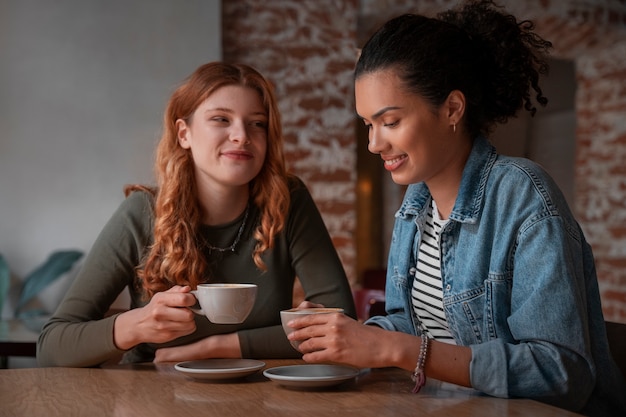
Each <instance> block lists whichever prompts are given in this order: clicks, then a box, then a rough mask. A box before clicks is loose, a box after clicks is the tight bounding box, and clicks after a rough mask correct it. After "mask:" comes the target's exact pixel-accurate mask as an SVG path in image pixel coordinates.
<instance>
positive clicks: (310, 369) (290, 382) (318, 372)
mask: <svg viewBox="0 0 626 417" xmlns="http://www.w3.org/2000/svg"><path fill="white" fill-rule="evenodd" d="M358 374H359V370H358V369H356V368H352V367H349V366H339V365H290V366H279V367H276V368H270V369H266V370H265V371H263V375H265V376H266V377H268V378H269V379H271V380H272V381H275V382H278V383H279V384H281V385H285V386H291V387H328V386H332V385H338V384H341V383H342V382H344V381H347V380H349V379H352V378H354V377H356V376H357V375H358Z"/></svg>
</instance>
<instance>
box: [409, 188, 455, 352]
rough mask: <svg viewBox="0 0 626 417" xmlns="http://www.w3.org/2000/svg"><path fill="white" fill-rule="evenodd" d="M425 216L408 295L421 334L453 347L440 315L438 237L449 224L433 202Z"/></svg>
mask: <svg viewBox="0 0 626 417" xmlns="http://www.w3.org/2000/svg"><path fill="white" fill-rule="evenodd" d="M431 202H432V203H431V205H430V210H429V212H428V213H427V216H426V225H425V227H424V230H423V231H422V241H421V243H420V247H419V254H418V260H417V266H416V268H411V272H414V273H415V277H414V279H413V289H412V291H411V297H412V303H413V313H414V314H415V316H416V318H417V320H418V322H419V323H420V324H421V328H422V330H423V331H424V332H425V333H426V334H427V335H428V336H429V337H430V338H432V339H435V340H439V341H441V342H446V343H451V344H455V341H454V338H453V337H452V335H451V334H450V331H449V330H448V322H447V320H446V315H445V313H444V311H443V291H442V284H441V256H440V254H441V252H440V250H439V233H440V232H441V229H442V228H443V227H444V226H445V225H446V223H447V222H448V220H441V219H440V218H439V212H438V210H437V205H436V204H435V201H434V200H431Z"/></svg>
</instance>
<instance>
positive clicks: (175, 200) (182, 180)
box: [124, 62, 290, 297]
mask: <svg viewBox="0 0 626 417" xmlns="http://www.w3.org/2000/svg"><path fill="white" fill-rule="evenodd" d="M227 85H239V86H244V87H250V88H253V89H254V90H255V91H257V92H258V93H259V96H260V97H261V100H262V102H263V105H264V107H265V111H266V112H267V116H268V125H267V153H266V156H265V162H264V164H263V167H262V169H261V171H260V173H259V174H258V175H257V177H256V178H254V179H253V180H252V181H251V182H250V184H249V186H250V196H251V200H252V201H254V204H256V205H257V206H258V207H259V209H260V211H261V221H260V224H259V226H258V227H257V229H256V230H255V231H254V234H253V236H254V238H255V239H256V240H257V244H256V247H255V249H254V252H253V255H252V256H253V259H254V263H255V264H256V265H257V267H258V268H260V269H261V270H266V266H265V263H264V262H263V260H262V255H263V253H264V252H265V251H266V250H268V249H270V248H272V247H273V246H274V238H275V237H276V235H277V234H278V233H279V232H280V231H281V230H283V228H284V226H285V218H286V216H287V211H288V209H289V203H290V198H289V187H288V176H289V174H288V173H287V170H286V167H285V158H284V153H283V137H282V128H281V121H280V113H279V111H278V105H277V102H276V98H275V95H274V90H273V87H272V85H271V84H270V83H269V82H268V81H267V80H266V79H265V78H264V77H263V76H262V75H261V74H260V73H259V72H258V71H256V70H255V69H253V68H252V67H250V66H247V65H242V64H227V63H223V62H211V63H208V64H204V65H202V66H200V67H199V68H198V69H196V70H195V71H194V72H193V74H191V75H190V76H189V77H188V78H187V79H186V80H185V82H184V83H183V84H182V85H181V86H180V87H178V89H176V91H175V92H174V93H173V94H172V96H171V98H170V100H169V103H168V105H167V108H166V111H165V115H164V120H163V135H162V136H161V139H160V142H159V144H158V146H157V150H156V161H155V171H156V172H155V174H156V178H157V187H156V188H153V187H147V186H143V185H130V186H127V187H126V188H125V190H124V192H125V194H126V195H128V194H130V193H131V192H132V191H136V190H141V191H147V192H150V193H151V194H153V195H154V196H155V207H154V214H155V222H154V242H153V244H152V245H151V246H150V248H149V250H148V252H147V253H146V254H145V256H144V259H143V261H142V263H141V265H139V266H138V267H137V278H138V280H139V284H140V285H141V286H142V287H143V288H144V290H145V291H146V293H147V295H148V296H149V297H151V296H152V295H154V294H155V293H156V292H159V291H164V290H167V289H168V288H170V287H172V286H173V285H190V286H191V287H192V288H195V287H196V286H197V285H198V283H200V282H204V281H207V279H210V277H209V276H208V273H209V272H208V268H207V262H206V260H205V258H204V256H203V253H202V250H201V245H200V244H199V240H198V238H197V233H198V229H199V226H200V225H201V210H200V206H199V202H198V199H197V195H196V179H195V174H194V161H193V158H192V155H191V151H190V150H187V149H183V148H182V147H181V146H180V145H179V142H178V137H177V128H176V120H178V119H183V120H187V119H189V118H190V117H191V115H192V114H193V112H194V111H195V110H196V109H197V108H198V106H199V105H200V104H201V103H202V102H204V100H206V99H207V98H208V97H209V96H210V95H211V94H212V93H213V92H214V91H216V90H217V89H219V88H221V87H224V86H227Z"/></svg>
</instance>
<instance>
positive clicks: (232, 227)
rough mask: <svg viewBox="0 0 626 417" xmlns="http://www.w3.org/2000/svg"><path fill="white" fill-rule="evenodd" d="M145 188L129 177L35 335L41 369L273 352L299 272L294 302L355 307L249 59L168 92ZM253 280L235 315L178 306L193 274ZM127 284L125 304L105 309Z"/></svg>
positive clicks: (203, 69)
mask: <svg viewBox="0 0 626 417" xmlns="http://www.w3.org/2000/svg"><path fill="white" fill-rule="evenodd" d="M156 175H157V181H158V184H157V186H156V187H147V186H144V185H133V186H129V187H127V188H126V190H125V192H126V195H127V198H126V199H125V200H124V202H123V203H122V204H121V206H120V207H119V209H118V210H117V212H116V213H115V214H114V215H113V217H112V218H111V219H110V221H109V222H108V224H107V225H106V226H105V228H104V230H103V231H102V233H101V234H100V236H99V237H98V239H97V240H96V242H95V244H94V245H93V248H92V250H91V251H90V254H89V255H88V257H87V259H86V260H85V265H84V267H83V269H82V270H81V272H80V274H79V276H78V277H77V279H76V281H75V282H74V284H73V286H72V288H71V289H70V291H69V293H68V294H67V296H66V298H65V299H64V301H63V302H62V304H61V305H60V306H59V308H58V310H57V311H56V312H55V314H54V315H53V317H52V318H51V319H50V320H49V322H48V323H47V324H46V325H45V326H44V329H43V331H42V333H41V336H40V339H39V343H38V352H37V357H38V361H39V363H40V365H42V366H95V365H99V364H101V363H103V362H106V361H108V360H111V359H112V358H114V357H115V356H117V355H119V354H120V353H124V362H140V361H147V360H150V361H152V360H154V361H157V362H160V361H179V360H192V359H204V358H214V357H219V358H239V357H259V358H273V357H278V358H284V357H297V356H299V355H300V354H299V353H298V352H297V351H296V350H294V349H293V348H292V347H291V345H290V344H289V342H288V340H287V338H286V336H285V334H284V332H283V330H282V327H281V324H280V314H279V312H280V310H283V309H288V308H291V307H292V304H293V300H292V295H293V284H294V281H295V278H296V277H298V278H299V280H300V282H301V284H302V287H303V289H304V291H305V295H306V299H307V300H308V301H306V302H305V303H309V302H312V303H316V304H323V305H326V306H335V307H342V308H344V310H345V311H346V313H347V314H348V315H351V316H353V317H354V316H355V309H354V304H353V301H352V296H351V291H350V286H349V284H348V281H347V279H346V276H345V272H344V270H343V267H342V264H341V262H340V260H339V257H338V256H337V253H336V251H335V248H334V246H333V243H332V241H331V239H330V236H329V234H328V231H327V230H326V227H325V225H324V222H323V220H322V218H321V216H320V213H319V211H318V210H317V208H316V206H315V203H314V202H313V199H312V198H311V195H310V194H309V192H308V190H307V188H306V187H305V185H304V184H303V183H302V181H300V180H299V179H298V178H297V177H295V176H293V175H290V174H288V172H287V170H286V167H285V160H284V155H283V138H282V132H281V121H280V114H279V111H278V107H277V103H276V99H275V96H274V92H273V89H272V87H271V85H270V83H269V82H268V81H267V80H266V79H265V78H264V77H263V76H262V75H261V74H259V73H258V72H257V71H256V70H254V69H253V68H251V67H249V66H246V65H230V64H225V63H221V62H213V63H208V64H205V65H202V66H200V67H199V68H198V69H197V70H196V71H195V72H194V73H193V74H191V76H190V77H189V78H188V79H187V80H186V82H185V83H184V84H182V85H181V86H180V87H179V88H178V89H177V90H176V91H175V92H174V93H173V95H172V97H171V98H170V100H169V103H168V106H167V109H166V112H165V116H164V132H163V136H162V138H161V140H160V143H159V145H158V148H157V153H156ZM206 282H209V283H210V282H220V283H240V282H245V283H254V284H256V285H257V286H258V292H257V298H256V302H255V306H254V309H253V310H252V312H251V314H250V315H249V316H248V318H247V319H246V321H244V323H242V324H236V325H231V324H226V325H225V324H213V323H211V322H209V321H208V320H207V319H206V318H205V317H202V316H197V315H194V313H193V312H192V311H191V310H190V309H189V308H188V307H191V306H193V305H194V304H195V303H196V299H195V297H194V296H193V295H192V294H191V293H190V291H191V290H192V289H194V288H196V286H197V285H198V284H200V283H206ZM126 287H128V288H129V290H130V295H131V308H130V309H129V310H128V311H126V312H123V313H121V314H117V315H113V316H111V317H105V313H106V312H107V310H108V309H109V307H110V305H111V303H112V302H113V301H114V300H115V299H116V297H117V296H118V295H119V294H120V293H121V292H122V291H123V290H124V289H125V288H126Z"/></svg>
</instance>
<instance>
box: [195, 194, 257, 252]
mask: <svg viewBox="0 0 626 417" xmlns="http://www.w3.org/2000/svg"><path fill="white" fill-rule="evenodd" d="M248 213H250V204H248V205H247V206H246V213H245V214H244V216H243V221H242V222H241V226H239V231H238V232H237V236H236V237H235V240H234V242H233V243H232V245H230V246H228V247H226V248H218V247H217V246H213V245H211V244H210V243H209V242H207V241H206V239H204V237H203V240H204V244H205V245H206V247H207V249H208V250H209V252H213V251H216V252H219V253H224V252H229V251H230V252H234V251H235V247H236V246H237V244H238V243H239V240H240V239H241V235H242V234H243V229H244V228H245V227H246V220H248Z"/></svg>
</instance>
